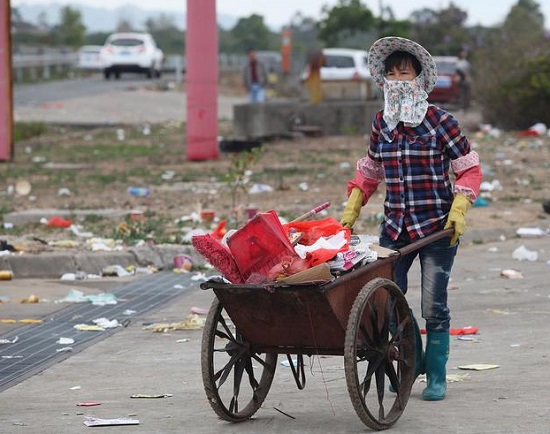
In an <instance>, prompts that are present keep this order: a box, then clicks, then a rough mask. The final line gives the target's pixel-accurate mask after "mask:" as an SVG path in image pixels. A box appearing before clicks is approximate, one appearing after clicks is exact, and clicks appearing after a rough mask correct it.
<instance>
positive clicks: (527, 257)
mask: <svg viewBox="0 0 550 434" xmlns="http://www.w3.org/2000/svg"><path fill="white" fill-rule="evenodd" d="M512 258H513V259H516V260H518V261H531V262H533V261H536V260H537V259H538V258H539V254H538V253H537V252H535V251H533V250H529V249H527V248H526V247H525V246H523V245H521V246H519V247H518V248H517V249H516V250H514V252H513V253H512Z"/></svg>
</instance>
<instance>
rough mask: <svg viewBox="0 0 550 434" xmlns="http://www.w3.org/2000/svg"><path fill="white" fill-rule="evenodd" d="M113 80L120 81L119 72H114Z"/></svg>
mask: <svg viewBox="0 0 550 434" xmlns="http://www.w3.org/2000/svg"><path fill="white" fill-rule="evenodd" d="M115 78H116V79H117V80H120V72H119V71H116V72H115Z"/></svg>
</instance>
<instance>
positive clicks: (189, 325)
mask: <svg viewBox="0 0 550 434" xmlns="http://www.w3.org/2000/svg"><path fill="white" fill-rule="evenodd" d="M205 322H206V318H202V317H200V316H199V315H195V314H191V315H189V316H187V318H186V319H185V320H183V321H181V322H176V323H159V324H151V325H148V326H146V327H144V329H145V330H152V331H153V332H154V333H166V332H168V331H171V330H199V329H201V328H203V327H204V323H205Z"/></svg>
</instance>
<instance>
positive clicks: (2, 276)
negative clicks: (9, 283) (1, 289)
mask: <svg viewBox="0 0 550 434" xmlns="http://www.w3.org/2000/svg"><path fill="white" fill-rule="evenodd" d="M11 279H13V272H11V271H10V270H2V271H0V280H11Z"/></svg>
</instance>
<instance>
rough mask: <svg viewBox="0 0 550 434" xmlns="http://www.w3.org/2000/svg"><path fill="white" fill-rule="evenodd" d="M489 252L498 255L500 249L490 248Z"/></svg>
mask: <svg viewBox="0 0 550 434" xmlns="http://www.w3.org/2000/svg"><path fill="white" fill-rule="evenodd" d="M487 251H488V252H489V253H496V252H498V247H489V248H488V249H487Z"/></svg>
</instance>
